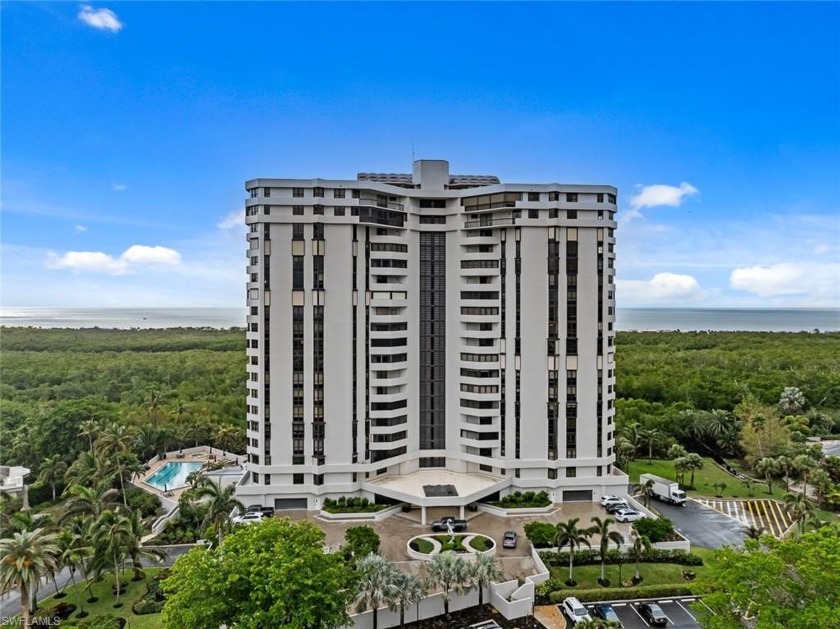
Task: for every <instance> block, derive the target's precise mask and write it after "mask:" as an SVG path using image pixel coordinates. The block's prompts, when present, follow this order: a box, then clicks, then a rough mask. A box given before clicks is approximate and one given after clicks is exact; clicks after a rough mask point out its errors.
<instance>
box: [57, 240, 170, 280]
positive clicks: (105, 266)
mask: <svg viewBox="0 0 840 629" xmlns="http://www.w3.org/2000/svg"><path fill="white" fill-rule="evenodd" d="M180 263H181V254H180V253H178V252H177V251H175V250H174V249H170V248H169V247H148V246H145V245H132V246H130V247H129V248H128V249H126V250H125V251H124V252H123V254H122V255H121V256H120V257H119V258H115V257H114V256H112V255H110V254H107V253H104V252H102V251H67V252H66V253H64V254H63V255H58V254H56V253H54V252H49V253H47V261H46V266H47V268H48V269H67V270H70V271H73V272H74V273H81V272H91V273H108V274H111V275H125V274H127V273H131V272H133V271H134V270H135V269H136V267H137V266H142V265H166V266H176V265H178V264H180Z"/></svg>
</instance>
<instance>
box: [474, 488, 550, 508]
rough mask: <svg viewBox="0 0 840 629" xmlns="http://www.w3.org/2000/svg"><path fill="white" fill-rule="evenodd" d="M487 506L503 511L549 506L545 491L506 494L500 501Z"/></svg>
mask: <svg viewBox="0 0 840 629" xmlns="http://www.w3.org/2000/svg"><path fill="white" fill-rule="evenodd" d="M489 504H491V505H493V506H494V507H501V508H503V509H532V508H535V507H547V506H548V505H550V504H551V499H550V498H549V497H548V492H547V491H541V492H539V493H535V492H533V491H526V492H525V493H522V492H521V491H517V492H514V493H512V494H508V495H507V496H505V497H504V498H502V499H501V500H494V501H492V502H490V503H489Z"/></svg>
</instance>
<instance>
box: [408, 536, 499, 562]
mask: <svg viewBox="0 0 840 629" xmlns="http://www.w3.org/2000/svg"><path fill="white" fill-rule="evenodd" d="M495 546H496V543H495V542H494V541H493V540H492V539H491V538H489V537H488V536H486V535H483V534H481V533H459V534H457V535H447V534H445V533H444V534H441V535H418V536H417V537H413V538H412V539H410V540H409V542H408V547H409V549H411V550H412V551H414V552H415V553H419V554H421V555H426V556H428V557H432V556H433V555H436V554H438V553H443V552H446V551H453V552H455V553H458V554H469V553H473V554H475V553H486V552H488V551H491V550H493V549H494V548H495Z"/></svg>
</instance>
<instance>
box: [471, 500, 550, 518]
mask: <svg viewBox="0 0 840 629" xmlns="http://www.w3.org/2000/svg"><path fill="white" fill-rule="evenodd" d="M558 508H559V507H558V505H548V506H547V507H528V508H522V509H505V508H503V507H494V506H493V505H488V504H484V503H482V502H480V503H478V510H479V511H481V512H484V513H490V514H492V515H495V516H497V517H500V518H507V517H514V516H519V515H545V514H546V513H551V512H552V511H555V510H556V509H558Z"/></svg>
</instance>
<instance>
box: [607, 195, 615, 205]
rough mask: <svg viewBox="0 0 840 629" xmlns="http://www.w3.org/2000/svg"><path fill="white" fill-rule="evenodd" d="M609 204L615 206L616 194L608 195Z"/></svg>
mask: <svg viewBox="0 0 840 629" xmlns="http://www.w3.org/2000/svg"><path fill="white" fill-rule="evenodd" d="M607 202H608V203H612V204H613V205H615V195H614V194H608V195H607Z"/></svg>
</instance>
